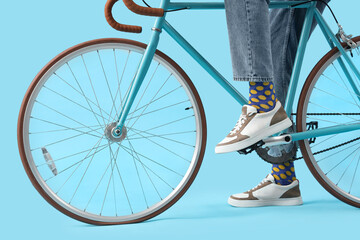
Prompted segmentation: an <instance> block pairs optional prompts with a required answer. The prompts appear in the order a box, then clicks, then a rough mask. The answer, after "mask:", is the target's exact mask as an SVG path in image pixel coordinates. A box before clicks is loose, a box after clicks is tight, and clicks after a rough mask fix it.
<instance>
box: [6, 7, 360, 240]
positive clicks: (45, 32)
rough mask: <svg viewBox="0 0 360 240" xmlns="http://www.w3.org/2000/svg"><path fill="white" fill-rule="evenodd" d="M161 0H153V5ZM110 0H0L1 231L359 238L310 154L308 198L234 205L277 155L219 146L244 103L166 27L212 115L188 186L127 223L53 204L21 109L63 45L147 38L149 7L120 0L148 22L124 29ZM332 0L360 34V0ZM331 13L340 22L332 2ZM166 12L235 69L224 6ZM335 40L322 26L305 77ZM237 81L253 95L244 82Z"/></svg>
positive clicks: (168, 49)
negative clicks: (34, 169) (313, 168)
mask: <svg viewBox="0 0 360 240" xmlns="http://www.w3.org/2000/svg"><path fill="white" fill-rule="evenodd" d="M158 2H159V1H158V0H149V3H152V4H153V5H158ZM104 4H105V0H102V1H85V0H76V1H74V0H72V1H70V0H63V1H45V0H36V1H25V0H19V1H2V2H1V8H0V22H1V30H2V33H1V40H0V41H1V53H0V72H1V84H2V86H1V87H0V98H1V99H0V103H1V111H2V115H1V118H0V121H1V126H2V127H1V145H0V146H1V153H2V158H1V168H0V169H1V171H0V172H1V173H0V186H1V192H0V213H1V215H0V216H1V217H0V238H1V239H24V238H30V239H53V240H55V239H77V238H81V239H85V238H86V239H99V238H101V239H102V238H104V239H109V238H110V237H112V238H119V239H120V238H121V239H129V238H131V239H144V238H146V239H165V238H171V239H184V238H187V239H197V238H207V239H220V238H227V237H229V238H252V239H260V238H261V239H265V238H273V239H277V238H287V239H305V238H309V239H315V237H319V238H322V239H339V238H342V239H343V238H358V236H357V232H358V231H357V227H358V224H359V222H360V212H359V210H358V209H356V208H353V207H350V206H347V205H346V204H344V203H342V202H340V201H339V200H337V199H335V198H334V197H332V196H331V195H330V194H328V193H327V192H326V191H325V190H323V189H322V187H321V186H320V185H319V184H318V183H317V182H316V180H315V179H314V178H313V177H312V175H311V174H310V172H309V170H308V169H307V167H306V166H305V163H304V162H303V161H299V162H296V173H297V176H298V178H299V179H300V182H301V191H302V195H303V199H304V205H303V206H300V207H265V208H252V209H236V208H232V207H230V206H228V205H227V203H226V200H227V198H228V196H229V195H230V194H232V193H235V192H242V191H245V190H247V189H249V188H252V187H253V186H254V185H256V184H257V183H258V182H259V181H260V180H261V179H262V178H263V177H264V176H266V174H267V173H269V170H270V165H269V164H267V163H265V162H263V161H261V160H259V159H258V157H257V156H256V155H255V154H251V155H248V156H240V155H238V154H236V153H230V154H225V155H215V154H214V146H215V145H216V143H217V142H218V141H219V140H221V139H222V137H223V136H224V134H226V133H227V132H228V131H229V130H230V129H231V128H232V127H233V125H234V124H235V122H236V120H237V118H238V116H239V114H240V108H239V106H238V105H237V103H236V102H235V101H234V100H233V99H232V98H231V97H230V96H229V95H227V93H226V92H225V91H223V90H222V89H220V88H219V86H218V85H217V83H216V82H215V81H212V79H211V78H210V76H209V75H208V74H207V73H206V72H205V71H204V70H203V69H201V68H200V67H199V65H197V64H196V62H194V60H192V59H190V58H189V57H188V56H186V54H185V52H184V51H183V50H182V49H181V48H180V47H178V46H177V45H176V44H175V42H174V41H173V40H172V39H170V38H169V37H168V36H167V35H166V33H165V34H163V35H162V38H161V41H160V45H159V49H160V50H162V51H164V52H165V53H166V54H168V55H169V56H170V57H172V58H173V59H174V60H175V61H176V62H178V63H179V64H180V66H181V67H182V68H183V69H184V70H185V71H186V72H187V73H188V74H189V76H190V78H191V79H192V80H193V81H194V82H195V86H196V87H197V89H198V91H199V93H200V96H201V98H202V101H203V103H204V106H205V111H206V115H207V122H208V144H207V151H206V155H205V159H204V163H203V165H202V168H201V170H200V172H199V174H198V177H197V178H196V180H195V182H194V183H193V185H192V186H191V188H190V189H189V191H188V192H187V193H186V194H185V196H184V197H183V198H182V199H181V200H180V201H179V202H178V203H177V204H175V205H174V206H173V207H172V208H170V209H169V210H168V211H166V212H165V213H163V214H161V215H159V216H158V217H156V218H154V219H151V220H149V221H146V222H144V223H140V224H132V225H122V226H110V227H96V226H91V225H87V224H83V223H81V222H77V221H75V220H73V219H71V218H68V217H67V216H65V215H63V214H61V213H60V212H58V211H57V210H55V209H54V208H53V207H52V206H50V205H49V204H47V202H46V201H45V200H44V199H42V197H41V196H40V195H39V194H38V193H37V191H36V190H35V189H34V188H33V186H32V185H31V183H30V181H29V179H28V178H27V175H26V174H25V171H24V170H23V167H22V164H21V161H20V157H19V154H18V149H17V140H16V124H17V115H18V111H19V108H20V104H21V101H22V98H23V96H24V94H25V91H26V89H27V87H28V86H29V84H30V82H31V80H32V79H33V78H34V76H35V75H36V74H37V72H38V71H39V70H40V69H41V68H42V67H43V66H44V65H45V64H46V63H47V62H48V61H49V60H51V59H52V58H53V57H54V56H56V55H57V54H58V53H59V52H61V51H63V50H65V49H67V48H69V47H71V46H73V45H75V44H78V43H80V42H83V41H87V40H90V39H95V38H104V37H121V38H131V39H134V40H138V41H142V42H147V40H148V39H149V36H150V32H151V31H150V28H151V25H152V23H153V20H152V18H151V17H143V16H137V15H135V14H132V13H130V12H129V11H128V10H127V9H126V8H125V7H124V6H123V4H122V3H120V4H117V5H116V8H115V9H116V17H117V19H119V20H121V21H122V22H124V23H134V24H140V25H142V26H143V27H144V29H143V33H142V34H139V35H136V34H128V33H120V32H116V31H115V30H113V29H111V28H110V27H109V26H108V25H107V23H106V21H105V18H104V14H103V7H104ZM349 4H350V5H349ZM331 6H332V7H333V9H334V11H335V14H336V15H337V17H338V19H339V20H340V22H341V24H342V25H343V26H344V27H345V31H347V32H351V33H353V34H354V35H358V34H360V29H359V28H358V26H357V25H358V24H357V21H356V20H355V19H356V17H357V14H358V9H359V8H360V2H359V1H355V0H342V1H333V2H332V3H331ZM349 6H351V7H349ZM324 15H325V16H326V18H327V19H328V20H329V22H330V23H331V26H332V27H333V28H334V30H335V29H336V25H335V24H334V22H333V20H332V19H331V18H330V14H329V11H326V12H325V14H324ZM168 21H169V22H170V23H172V24H173V25H174V27H175V28H176V29H177V30H178V31H179V32H180V33H181V34H183V35H184V36H185V37H186V38H187V39H188V40H189V42H190V43H191V44H193V45H194V46H195V47H196V48H197V49H198V50H199V52H200V53H201V54H203V55H204V56H205V57H206V58H207V59H208V60H209V61H210V62H211V63H212V64H213V65H214V66H215V67H216V68H217V69H219V71H220V72H221V73H223V74H224V76H225V77H227V78H228V79H229V80H230V79H231V76H232V73H231V62H230V52H229V44H228V38H227V28H226V22H225V13H224V11H222V10H212V11H183V12H175V13H171V14H169V15H168ZM327 50H328V47H327V44H326V42H325V41H324V39H323V37H322V35H321V34H320V32H319V30H316V31H315V33H314V34H313V36H312V38H311V40H310V45H309V47H308V49H307V54H306V56H305V63H304V71H303V73H302V76H301V81H304V79H305V78H306V76H307V74H308V72H309V71H310V70H311V68H312V66H314V64H315V63H316V62H317V61H318V60H319V58H320V57H321V56H322V55H323V54H324V53H325V52H326V51H327ZM234 84H235V86H236V87H237V88H238V89H240V90H241V92H242V93H244V94H245V96H246V95H247V91H248V90H247V85H246V83H234Z"/></svg>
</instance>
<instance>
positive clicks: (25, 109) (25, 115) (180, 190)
mask: <svg viewBox="0 0 360 240" xmlns="http://www.w3.org/2000/svg"><path fill="white" fill-rule="evenodd" d="M101 44H103V47H104V48H109V47H116V48H119V44H123V46H124V47H132V48H135V49H137V50H138V51H140V52H143V51H144V49H145V47H146V45H144V44H141V43H138V42H135V41H130V40H124V39H99V40H94V41H89V42H86V43H83V44H80V45H77V46H75V47H73V48H71V49H69V50H67V51H65V52H63V53H62V54H60V55H59V56H57V57H56V58H55V59H54V60H52V61H51V62H50V63H49V64H48V65H47V66H46V67H44V69H43V70H42V71H41V72H40V73H39V75H38V76H37V77H36V78H35V80H34V81H33V83H32V84H31V86H30V88H29V90H28V92H27V94H26V97H25V98H24V101H23V105H22V108H21V111H20V115H19V123H18V139H19V140H18V142H19V149H20V154H21V155H22V160H23V164H24V167H25V170H26V171H27V173H28V175H29V177H30V179H31V180H32V182H33V184H34V186H35V187H36V188H37V190H38V191H39V192H40V193H41V195H43V197H44V198H45V199H46V200H48V201H49V202H50V203H51V204H52V205H54V206H55V207H56V208H57V209H58V210H60V211H62V212H63V213H65V214H67V215H69V216H71V217H73V218H76V219H78V220H81V221H84V222H88V223H93V224H119V223H130V222H139V221H143V220H146V219H149V218H151V217H154V216H156V215H157V214H159V213H161V212H163V211H164V210H166V209H167V208H168V207H170V206H171V205H172V204H174V203H175V202H176V201H177V200H178V199H179V198H180V197H181V196H182V195H183V194H184V193H185V191H186V190H187V189H188V188H189V186H190V184H191V183H192V181H193V180H194V178H195V176H196V174H197V172H198V170H199V167H200V165H201V161H202V158H203V154H204V150H205V141H206V123H205V115H204V112H203V107H202V104H201V101H200V98H199V96H198V94H197V92H196V89H195V88H194V86H193V85H192V83H191V81H190V79H189V78H188V77H187V75H186V74H185V72H183V70H182V69H181V68H180V67H179V66H178V65H177V64H176V63H175V62H173V61H172V60H171V59H170V58H168V57H167V56H166V55H164V54H163V53H161V52H159V51H157V55H156V56H155V59H157V60H158V61H159V62H162V63H163V64H166V65H168V67H169V68H170V70H171V71H173V72H174V73H175V72H176V73H177V75H178V76H180V77H181V80H182V82H181V84H184V89H186V91H187V94H190V96H191V97H190V99H191V101H192V106H194V111H196V113H197V116H196V124H197V130H199V131H198V132H197V137H196V147H197V148H196V150H195V151H194V155H193V158H192V160H191V165H190V167H189V168H188V171H187V172H186V177H184V178H183V179H182V181H181V182H180V183H179V184H178V186H177V188H176V189H175V190H174V191H173V192H172V194H171V195H169V196H168V197H166V198H164V201H161V202H159V204H156V205H153V206H152V207H151V209H150V210H146V211H145V212H140V213H138V214H131V215H128V216H123V217H113V218H111V217H104V216H99V215H95V214H90V213H86V214H84V212H83V211H81V210H79V209H76V208H73V207H71V206H70V207H69V206H68V204H67V203H66V202H64V201H63V200H62V199H61V198H57V197H56V194H54V193H53V192H52V190H51V189H50V188H49V187H48V186H47V184H46V183H44V181H43V179H42V177H41V175H40V174H39V172H38V171H37V169H36V166H35V164H34V161H33V159H32V155H31V153H30V152H29V151H30V149H27V148H26V147H25V146H29V138H28V135H27V134H25V133H27V132H28V128H29V119H30V114H31V111H32V107H33V104H34V99H36V97H37V94H38V93H39V91H40V90H41V89H42V87H39V86H42V85H41V84H43V83H45V82H46V81H47V79H48V77H47V74H50V75H51V73H52V72H54V71H53V70H54V69H56V68H57V66H62V65H63V63H64V62H66V57H68V58H72V57H73V56H76V55H77V54H79V53H80V52H81V53H85V52H88V51H91V50H92V49H93V48H96V49H99V45H101ZM170 70H169V71H170ZM36 91H37V92H36Z"/></svg>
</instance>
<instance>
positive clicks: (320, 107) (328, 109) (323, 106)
mask: <svg viewBox="0 0 360 240" xmlns="http://www.w3.org/2000/svg"><path fill="white" fill-rule="evenodd" d="M309 103H311V104H313V105H315V106H318V107H320V108H323V109H326V110H329V111H330V112H335V113H338V114H340V115H341V116H344V117H347V118H350V119H352V120H354V121H358V120H357V119H355V118H352V117H349V116H348V115H344V114H342V113H340V112H337V111H333V110H332V109H329V108H327V107H324V106H321V105H319V104H317V103H314V102H311V101H309Z"/></svg>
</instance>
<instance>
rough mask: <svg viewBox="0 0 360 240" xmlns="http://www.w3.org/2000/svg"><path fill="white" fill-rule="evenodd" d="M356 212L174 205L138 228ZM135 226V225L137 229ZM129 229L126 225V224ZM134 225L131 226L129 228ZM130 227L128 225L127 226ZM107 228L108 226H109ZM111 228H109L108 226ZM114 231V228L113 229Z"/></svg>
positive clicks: (318, 203)
mask: <svg viewBox="0 0 360 240" xmlns="http://www.w3.org/2000/svg"><path fill="white" fill-rule="evenodd" d="M354 211H359V209H358V208H355V207H352V206H349V205H347V204H345V203H343V202H341V201H339V200H337V199H314V200H309V201H306V200H304V204H303V205H301V206H266V207H258V208H236V207H232V206H229V205H228V204H227V203H226V202H223V201H221V202H220V201H219V202H210V203H202V204H199V203H194V204H192V203H186V204H177V205H175V206H173V207H171V208H170V209H168V210H167V211H165V212H164V213H162V214H160V215H159V216H157V217H155V218H152V219H149V220H147V221H144V222H141V223H137V224H141V225H146V224H153V223H158V222H171V221H181V220H212V219H216V220H221V219H234V220H237V219H241V220H243V219H244V218H246V217H248V218H258V217H263V216H264V215H265V216H266V215H274V213H276V215H277V216H278V217H281V216H283V217H287V216H299V217H300V216H304V217H308V216H311V215H312V216H313V215H316V214H319V215H320V214H323V213H326V214H334V213H338V212H342V213H347V212H349V213H353V212H354ZM137 224H135V225H137ZM126 225H128V224H126ZM131 225H133V224H131ZM83 226H85V227H98V226H95V225H88V224H86V225H83ZM128 226H129V225H128ZM108 227H109V226H108ZM110 227H111V226H110ZM113 227H114V226H113Z"/></svg>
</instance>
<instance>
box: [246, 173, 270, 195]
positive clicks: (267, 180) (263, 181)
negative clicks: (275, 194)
mask: <svg viewBox="0 0 360 240" xmlns="http://www.w3.org/2000/svg"><path fill="white" fill-rule="evenodd" d="M266 182H270V180H269V179H268V178H267V177H266V178H264V179H263V180H262V181H261V182H260V183H259V184H258V185H257V186H255V187H253V188H252V189H250V190H249V191H252V190H254V189H255V188H257V187H259V186H261V185H262V184H264V183H266ZM249 191H248V192H249Z"/></svg>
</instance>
